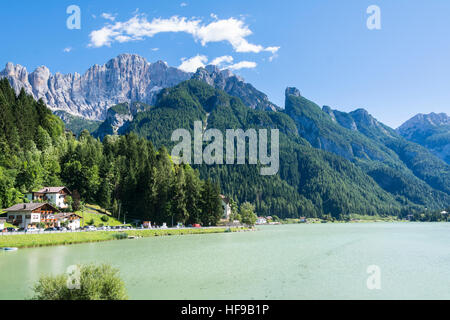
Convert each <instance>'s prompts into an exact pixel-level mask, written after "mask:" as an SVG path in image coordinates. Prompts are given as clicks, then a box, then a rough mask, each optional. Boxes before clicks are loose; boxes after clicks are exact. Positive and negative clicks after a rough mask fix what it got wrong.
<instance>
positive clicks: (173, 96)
mask: <svg viewBox="0 0 450 320" xmlns="http://www.w3.org/2000/svg"><path fill="white" fill-rule="evenodd" d="M288 99H290V97H289V96H288ZM296 99H297V98H292V101H291V102H292V109H295V110H296V112H298V113H299V114H302V113H308V114H307V116H308V119H309V123H311V122H312V121H316V122H317V123H318V125H319V130H320V131H319V132H320V133H321V134H322V136H323V137H326V138H327V139H329V140H330V141H332V142H333V143H336V145H342V146H344V148H354V149H358V148H359V149H360V150H362V151H363V152H362V153H361V154H362V156H361V157H354V156H353V154H351V156H349V157H345V155H341V154H335V153H331V152H327V151H326V150H320V148H317V147H314V146H313V145H312V143H311V142H310V141H308V138H309V136H310V135H312V134H314V133H315V131H316V130H315V128H313V127H310V128H306V127H305V128H302V127H301V123H298V122H297V121H296V120H299V118H298V117H296V114H292V113H291V114H288V111H289V110H287V111H285V112H271V111H262V110H253V109H251V108H248V107H247V106H245V105H244V104H243V103H242V101H241V100H240V99H239V98H236V97H232V96H230V95H228V94H226V93H225V92H223V91H221V90H217V89H214V88H213V87H211V86H209V85H207V84H205V83H203V82H201V81H196V80H190V81H186V82H183V83H181V84H179V85H177V86H175V87H173V88H168V89H164V90H163V91H162V92H161V93H160V96H159V97H158V100H157V103H156V105H155V107H154V108H151V109H150V110H148V111H145V112H141V113H138V114H137V115H136V117H135V118H134V120H133V121H132V122H131V123H130V125H129V126H128V131H129V132H136V133H137V134H138V135H139V136H141V137H145V138H147V139H148V140H150V141H152V142H153V143H154V144H155V145H156V146H161V145H164V146H171V145H173V142H171V141H170V137H171V133H172V132H173V131H174V130H175V129H178V128H185V129H188V130H189V131H190V132H191V134H192V133H193V123H194V121H197V120H199V119H200V120H203V122H204V124H205V125H206V126H207V128H216V129H219V130H221V131H222V132H224V131H225V129H228V128H231V129H233V128H242V129H244V130H246V129H248V128H256V129H258V128H266V129H268V128H278V129H280V172H279V173H278V174H277V175H276V176H273V177H263V176H261V175H259V168H258V167H255V166H227V165H221V166H206V165H203V166H198V167H197V168H198V169H199V170H200V173H201V176H202V177H207V176H208V177H211V178H213V179H214V180H215V181H218V182H219V183H220V184H221V188H222V190H223V191H224V193H226V194H227V195H230V196H232V197H233V198H235V199H237V200H238V201H239V202H243V201H250V202H252V203H254V204H255V205H256V209H257V211H258V212H259V213H261V214H263V215H269V214H277V215H279V216H280V217H282V218H287V217H300V216H307V217H321V216H323V215H332V216H333V217H335V218H343V217H345V216H348V215H350V214H353V213H360V214H368V215H374V214H390V215H398V216H403V217H404V216H406V215H407V214H409V213H411V212H421V211H423V210H425V207H429V208H443V207H445V206H448V205H449V203H450V196H449V195H448V194H447V193H446V192H444V191H446V189H445V188H446V187H445V182H444V181H443V180H442V179H440V180H439V177H438V176H437V175H436V174H435V173H434V176H435V178H430V177H429V176H430V175H431V173H430V172H429V171H430V170H428V173H426V174H425V171H424V170H423V168H422V169H420V170H416V171H417V173H418V174H422V175H423V176H425V177H424V179H426V180H427V181H430V183H431V180H433V179H434V180H436V183H435V184H433V185H436V186H441V187H442V189H443V191H440V190H441V189H438V190H435V189H433V188H432V187H431V186H430V185H429V184H427V183H426V182H425V181H423V180H421V179H419V178H418V177H417V176H415V175H414V174H413V173H412V172H411V171H412V170H411V169H410V168H408V167H407V166H406V165H405V164H404V163H403V162H402V161H401V160H400V159H399V156H398V155H397V154H396V153H395V151H394V150H392V149H394V146H392V149H390V148H389V147H388V146H386V145H384V144H383V143H381V142H378V141H375V140H373V139H370V138H369V137H367V136H364V135H363V134H361V133H358V132H351V131H350V130H347V129H345V128H343V127H341V126H339V125H337V124H335V123H332V122H331V119H329V116H328V115H327V114H326V113H324V112H322V110H321V109H320V108H319V107H317V106H316V105H313V104H312V103H309V102H307V101H306V100H303V99H301V98H299V101H297V100H296ZM288 103H289V101H288ZM311 141H313V140H312V139H311ZM403 141H404V140H402V141H401V142H403ZM389 142H390V143H392V144H393V142H392V141H389ZM402 150H403V149H402ZM225 153H226V152H225V151H224V154H225ZM368 154H369V155H372V157H373V158H370V157H368V156H367V155H368ZM385 158H386V159H385ZM416 160H417V161H416V163H417V164H418V163H420V160H419V159H418V158H417V159H416ZM431 160H434V159H433V158H432V159H431ZM405 161H406V157H405ZM431 163H434V162H433V161H432V162H431ZM415 167H417V165H415ZM440 168H441V169H442V168H443V166H441V167H440ZM440 171H441V174H442V170H440Z"/></svg>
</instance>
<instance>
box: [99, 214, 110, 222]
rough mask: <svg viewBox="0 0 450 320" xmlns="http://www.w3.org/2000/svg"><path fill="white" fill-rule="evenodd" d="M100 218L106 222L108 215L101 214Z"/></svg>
mask: <svg viewBox="0 0 450 320" xmlns="http://www.w3.org/2000/svg"><path fill="white" fill-rule="evenodd" d="M100 219H101V220H102V221H103V222H108V220H109V217H108V216H107V215H103V216H102V217H101V218H100Z"/></svg>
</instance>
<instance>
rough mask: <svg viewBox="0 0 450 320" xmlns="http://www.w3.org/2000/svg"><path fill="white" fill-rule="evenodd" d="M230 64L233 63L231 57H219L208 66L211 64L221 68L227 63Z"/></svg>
mask: <svg viewBox="0 0 450 320" xmlns="http://www.w3.org/2000/svg"><path fill="white" fill-rule="evenodd" d="M232 62H233V57H232V56H221V57H217V58H215V59H214V60H213V61H211V62H210V63H209V64H212V65H214V66H221V65H223V64H224V63H226V64H229V63H232Z"/></svg>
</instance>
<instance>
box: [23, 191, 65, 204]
mask: <svg viewBox="0 0 450 320" xmlns="http://www.w3.org/2000/svg"><path fill="white" fill-rule="evenodd" d="M70 195H71V192H70V191H69V189H67V188H66V187H45V188H42V189H41V190H38V191H34V192H30V193H28V194H27V195H26V197H27V199H28V200H30V201H48V202H51V203H53V204H54V205H56V206H57V207H58V208H67V207H68V204H67V203H66V201H65V200H66V197H67V196H70Z"/></svg>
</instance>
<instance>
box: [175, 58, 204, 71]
mask: <svg viewBox="0 0 450 320" xmlns="http://www.w3.org/2000/svg"><path fill="white" fill-rule="evenodd" d="M181 61H182V63H181V64H180V65H179V66H178V69H180V70H183V71H184V72H195V71H197V69H198V68H202V67H204V66H205V63H207V62H208V58H207V57H206V56H203V55H199V54H198V55H196V56H195V57H192V58H189V59H186V58H183V59H181Z"/></svg>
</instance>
